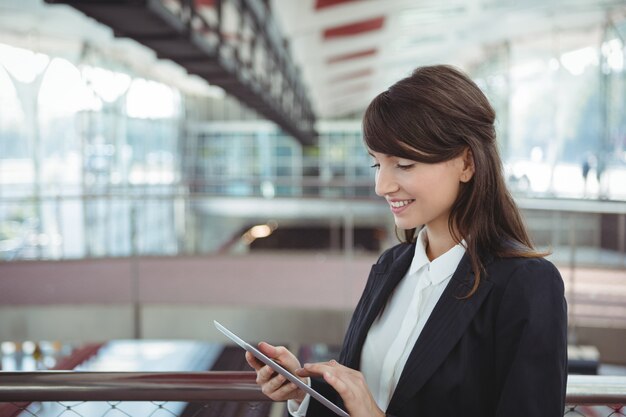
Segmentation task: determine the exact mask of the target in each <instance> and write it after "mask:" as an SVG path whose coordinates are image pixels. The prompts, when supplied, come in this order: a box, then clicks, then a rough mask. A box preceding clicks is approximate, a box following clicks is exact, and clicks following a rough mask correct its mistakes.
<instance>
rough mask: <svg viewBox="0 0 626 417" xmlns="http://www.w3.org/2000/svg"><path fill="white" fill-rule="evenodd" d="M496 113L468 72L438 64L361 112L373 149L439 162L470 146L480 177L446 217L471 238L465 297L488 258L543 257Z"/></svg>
mask: <svg viewBox="0 0 626 417" xmlns="http://www.w3.org/2000/svg"><path fill="white" fill-rule="evenodd" d="M495 117H496V114H495V111H494V109H493V108H492V107H491V104H489V101H488V100H487V97H485V95H484V94H483V92H482V91H481V90H480V88H478V86H477V85H476V84H475V83H474V82H473V81H472V80H471V79H470V78H469V77H468V76H467V75H465V74H464V73H463V72H461V71H460V70H458V69H456V68H454V67H450V66H446V65H436V66H429V67H420V68H417V69H416V70H415V71H414V72H413V74H411V75H410V76H409V77H406V78H404V79H402V80H400V81H398V82H397V83H395V84H394V85H392V86H391V87H389V89H388V90H387V91H384V92H382V93H381V94H379V95H378V96H377V97H376V98H374V100H373V101H372V102H371V103H370V105H369V106H368V108H367V110H366V111H365V116H364V118H363V138H364V141H365V144H366V146H367V147H368V148H369V149H371V150H373V151H374V152H379V153H384V154H387V155H393V156H396V157H400V158H406V159H409V160H413V161H417V162H424V163H437V162H443V161H448V160H450V159H453V158H455V157H457V156H459V155H461V154H462V153H463V152H464V151H465V149H467V148H469V149H470V151H471V154H472V156H473V158H474V169H475V172H474V176H473V177H472V179H471V180H470V181H469V182H467V183H465V184H461V190H460V192H459V195H458V196H457V199H456V201H455V202H454V204H453V206H452V210H451V213H450V218H449V220H448V228H449V230H450V232H451V234H452V237H453V239H454V240H455V241H456V242H457V243H460V242H461V240H463V239H465V242H466V245H467V247H466V250H467V254H468V256H469V258H470V262H471V264H472V270H473V271H474V275H475V280H474V284H473V288H472V289H471V291H470V292H469V293H468V294H467V297H469V296H471V295H472V294H474V292H475V291H476V289H477V288H478V285H479V283H480V279H481V275H482V274H483V273H484V272H485V258H486V257H487V256H497V257H525V258H531V257H541V256H545V254H544V253H539V252H537V251H536V250H535V249H534V248H533V244H532V242H531V240H530V237H529V236H528V233H527V231H526V227H525V226H524V222H523V220H522V216H521V215H520V212H519V209H518V208H517V206H516V204H515V202H514V201H513V198H512V197H511V194H510V193H509V191H508V190H507V187H506V185H505V182H504V176H503V174H502V161H501V159H500V155H499V153H498V147H497V143H496V131H495V127H494V122H495ZM457 231H458V233H457ZM415 238H416V229H409V230H404V239H401V240H404V241H406V242H413V241H414V240H415Z"/></svg>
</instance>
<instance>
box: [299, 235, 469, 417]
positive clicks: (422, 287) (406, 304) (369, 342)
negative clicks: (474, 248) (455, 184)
mask: <svg viewBox="0 0 626 417" xmlns="http://www.w3.org/2000/svg"><path fill="white" fill-rule="evenodd" d="M427 242H428V237H427V235H426V228H423V229H422V230H421V231H420V233H419V234H418V237H417V242H416V245H415V254H414V256H413V261H412V262H411V266H410V267H409V270H408V271H407V273H406V275H405V276H404V278H403V279H402V281H400V284H398V286H397V287H396V289H395V290H394V292H393V294H392V295H391V298H390V299H389V302H388V303H387V306H386V308H385V309H384V311H383V313H382V314H381V315H380V316H378V318H376V320H375V321H374V323H372V326H371V327H370V329H369V332H368V334H367V338H366V339H365V344H364V345H363V351H362V353H361V372H362V373H363V376H364V377H365V381H366V382H367V385H368V387H369V389H370V391H371V393H372V395H373V397H374V400H375V401H376V404H378V407H380V409H381V410H383V411H385V410H386V409H387V406H388V405H389V401H390V400H391V396H392V395H393V392H394V390H395V388H396V385H397V384H398V380H399V379H400V375H401V374H402V370H403V369H404V365H405V364H406V361H407V359H408V357H409V354H410V353H411V350H412V349H413V346H414V345H415V342H416V341H417V338H418V337H419V335H420V333H421V332H422V329H423V328H424V325H425V324H426V321H427V320H428V317H430V315H431V313H432V312H433V309H434V308H435V305H436V304H437V301H439V298H441V294H442V293H443V290H444V289H445V288H446V286H447V285H448V282H449V281H450V278H451V277H452V274H454V271H455V270H456V268H457V267H458V265H459V263H460V262H461V258H463V255H464V254H465V247H464V245H465V241H463V242H462V243H461V244H458V245H456V246H454V247H453V248H451V249H450V250H448V251H447V252H446V253H444V254H443V255H441V256H439V257H438V258H437V259H435V260H433V261H432V262H430V261H429V260H428V256H427V255H426V246H427ZM309 401H310V397H309V395H307V396H306V398H305V400H304V401H303V402H302V404H301V405H300V407H298V406H297V403H296V402H295V401H288V409H289V413H290V414H291V415H292V416H294V417H304V416H305V414H306V410H307V409H308V405H309Z"/></svg>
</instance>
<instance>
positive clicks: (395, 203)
mask: <svg viewBox="0 0 626 417" xmlns="http://www.w3.org/2000/svg"><path fill="white" fill-rule="evenodd" d="M414 201H415V200H402V201H390V202H389V205H390V206H391V207H393V208H400V207H404V206H408V205H409V204H411V203H412V202H414Z"/></svg>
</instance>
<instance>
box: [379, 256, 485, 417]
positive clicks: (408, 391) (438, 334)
mask: <svg viewBox="0 0 626 417" xmlns="http://www.w3.org/2000/svg"><path fill="white" fill-rule="evenodd" d="M473 279H474V274H473V273H472V272H471V264H470V262H469V257H468V256H467V254H465V256H464V257H463V259H462V260H461V262H460V263H459V267H458V268H457V270H456V271H455V273H454V275H453V276H452V279H451V280H450V282H449V283H448V286H447V287H446V289H445V290H444V292H443V294H442V295H441V298H440V299H439V301H438V302H437V305H436V306H435V308H434V310H433V312H432V314H431V316H430V318H429V319H428V321H427V322H426V325H425V326H424V329H423V330H422V332H421V333H420V335H419V337H418V339H417V342H415V346H414V347H413V350H412V351H411V354H410V355H409V358H408V360H407V363H406V365H405V367H404V370H403V371H402V375H400V379H399V381H398V385H397V386H396V389H395V391H394V394H393V396H392V398H391V401H390V403H389V407H388V408H387V412H388V413H389V414H396V413H397V412H398V411H399V409H400V408H401V407H402V406H403V405H404V404H406V403H407V401H408V400H409V398H411V397H412V396H413V395H415V393H416V392H417V391H419V390H420V388H422V386H423V385H424V383H425V382H426V381H427V380H428V379H429V378H430V376H431V375H432V374H433V373H434V372H435V370H436V369H437V368H438V367H439V365H440V364H441V363H442V362H443V360H444V359H445V358H446V356H447V355H448V354H449V353H450V351H451V350H452V348H453V347H454V345H456V343H457V342H458V341H459V339H460V338H461V336H462V335H463V332H464V331H465V329H466V328H467V326H468V325H469V323H470V321H471V320H472V318H473V317H474V315H475V314H476V312H477V311H478V308H479V307H480V305H481V304H482V302H483V301H484V300H485V297H486V296H487V294H488V293H489V291H490V290H491V287H492V284H491V282H489V281H488V280H481V282H480V285H479V287H478V289H477V291H476V292H475V293H474V295H472V296H471V297H469V298H467V299H459V298H460V297H462V296H464V295H465V294H467V292H468V291H469V290H470V289H471V287H472V283H473Z"/></svg>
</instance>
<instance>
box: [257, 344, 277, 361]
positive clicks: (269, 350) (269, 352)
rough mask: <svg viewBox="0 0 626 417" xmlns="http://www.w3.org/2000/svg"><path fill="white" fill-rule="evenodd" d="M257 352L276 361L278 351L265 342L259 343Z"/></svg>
mask: <svg viewBox="0 0 626 417" xmlns="http://www.w3.org/2000/svg"><path fill="white" fill-rule="evenodd" d="M258 346H259V350H260V351H261V352H262V353H263V354H264V355H265V356H268V357H270V358H272V359H276V358H277V356H278V349H276V346H272V345H270V344H269V343H267V342H260V343H259V345H258Z"/></svg>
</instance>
